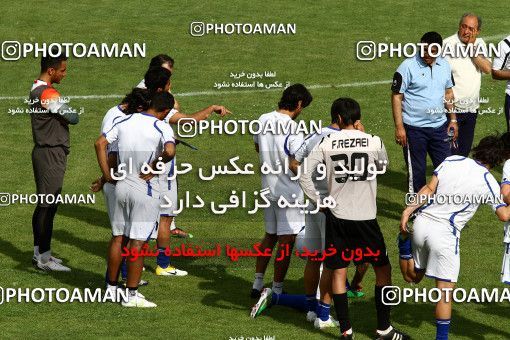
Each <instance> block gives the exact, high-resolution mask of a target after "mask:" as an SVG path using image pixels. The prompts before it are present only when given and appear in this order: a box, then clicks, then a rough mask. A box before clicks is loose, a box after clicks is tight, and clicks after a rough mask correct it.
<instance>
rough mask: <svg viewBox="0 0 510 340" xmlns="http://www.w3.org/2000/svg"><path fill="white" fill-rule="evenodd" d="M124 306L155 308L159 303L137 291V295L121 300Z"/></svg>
mask: <svg viewBox="0 0 510 340" xmlns="http://www.w3.org/2000/svg"><path fill="white" fill-rule="evenodd" d="M121 305H122V307H137V308H154V307H157V305H156V304H155V303H154V302H150V301H148V300H147V299H145V296H143V295H142V294H140V293H138V292H136V295H133V296H131V295H130V296H129V297H128V300H127V301H122V302H121Z"/></svg>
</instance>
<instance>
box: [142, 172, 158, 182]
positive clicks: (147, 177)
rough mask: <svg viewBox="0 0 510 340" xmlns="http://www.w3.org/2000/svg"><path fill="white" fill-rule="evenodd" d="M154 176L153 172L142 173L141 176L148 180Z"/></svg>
mask: <svg viewBox="0 0 510 340" xmlns="http://www.w3.org/2000/svg"><path fill="white" fill-rule="evenodd" d="M154 176H155V175H154V174H153V173H148V174H142V173H140V178H141V179H143V180H144V181H146V182H148V181H150V180H151V179H152V178H153V177H154Z"/></svg>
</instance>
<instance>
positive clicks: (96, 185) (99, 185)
mask: <svg viewBox="0 0 510 340" xmlns="http://www.w3.org/2000/svg"><path fill="white" fill-rule="evenodd" d="M104 183H105V182H104V179H103V177H99V178H98V179H96V180H95V181H94V182H92V184H91V185H90V191H92V192H99V191H101V190H102V189H103V185H104Z"/></svg>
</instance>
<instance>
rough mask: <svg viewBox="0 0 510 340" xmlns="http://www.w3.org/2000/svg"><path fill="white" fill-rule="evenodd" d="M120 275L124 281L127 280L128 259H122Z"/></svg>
mask: <svg viewBox="0 0 510 340" xmlns="http://www.w3.org/2000/svg"><path fill="white" fill-rule="evenodd" d="M120 273H121V276H122V279H123V280H126V279H127V262H126V258H123V259H122V263H121V264H120Z"/></svg>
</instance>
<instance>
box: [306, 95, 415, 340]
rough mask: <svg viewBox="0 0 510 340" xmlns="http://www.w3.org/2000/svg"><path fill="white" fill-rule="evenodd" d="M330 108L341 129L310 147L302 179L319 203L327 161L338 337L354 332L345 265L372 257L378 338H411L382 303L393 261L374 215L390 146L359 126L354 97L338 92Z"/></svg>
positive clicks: (329, 237) (328, 260)
mask: <svg viewBox="0 0 510 340" xmlns="http://www.w3.org/2000/svg"><path fill="white" fill-rule="evenodd" d="M332 111H333V112H335V113H336V114H337V116H338V122H339V125H340V127H341V128H342V130H341V131H339V132H337V133H333V134H330V135H328V136H327V137H325V138H323V139H322V141H321V142H320V143H319V144H317V146H316V147H315V148H314V149H313V150H312V152H311V153H310V155H309V156H308V157H307V158H306V161H305V162H304V163H303V164H304V166H303V170H302V174H301V177H300V179H299V182H300V185H301V187H302V188H303V191H304V192H305V194H306V196H308V197H309V198H310V199H311V200H312V201H314V202H315V203H316V204H317V202H318V201H320V200H321V197H320V193H319V192H318V191H317V188H316V187H315V184H314V182H313V180H312V176H313V173H314V171H316V169H317V167H318V166H319V164H325V172H326V179H327V184H328V195H329V198H330V199H333V200H334V202H336V204H335V205H334V206H332V205H331V204H330V205H329V209H326V208H323V209H324V213H325V215H326V244H327V245H329V247H330V248H331V247H332V248H334V250H335V251H334V252H333V251H332V254H330V256H327V257H326V259H325V260H324V265H325V267H326V268H325V269H324V271H330V273H329V275H331V276H332V282H331V285H332V288H331V291H332V293H333V301H334V303H335V309H336V314H337V318H338V321H339V323H340V337H341V338H342V339H352V338H353V331H352V327H351V324H350V321H349V317H348V303H347V291H346V286H345V282H346V277H347V267H348V266H349V264H350V262H351V261H352V262H353V263H354V264H355V265H358V264H361V263H367V262H368V263H371V264H372V266H373V268H374V272H375V276H376V286H375V307H376V311H377V331H376V334H377V339H400V340H403V339H409V336H408V335H406V334H404V333H402V332H400V331H398V330H396V329H395V328H393V327H392V326H391V323H390V307H389V306H387V305H385V304H384V303H383V296H382V295H383V294H382V293H383V291H384V287H385V286H388V285H390V284H391V266H390V263H389V259H388V254H387V251H386V245H385V242H384V237H383V235H382V233H381V230H380V227H379V224H378V223H377V219H376V215H377V205H376V195H377V179H376V178H377V175H378V174H380V173H384V172H385V171H386V165H387V162H388V156H387V154H386V149H385V147H384V144H383V142H382V140H381V139H380V138H379V137H377V136H373V135H370V134H367V133H364V132H362V131H359V130H357V129H356V128H355V124H356V122H357V121H359V120H360V119H361V109H360V107H359V104H358V103H357V102H356V101H355V100H353V99H350V98H339V99H337V100H335V102H334V103H333V106H332ZM353 253H356V257H355V258H354V256H353ZM358 253H359V254H358ZM345 254H347V255H349V254H350V256H346V255H345ZM340 255H341V256H340Z"/></svg>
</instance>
